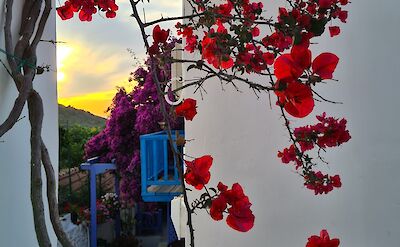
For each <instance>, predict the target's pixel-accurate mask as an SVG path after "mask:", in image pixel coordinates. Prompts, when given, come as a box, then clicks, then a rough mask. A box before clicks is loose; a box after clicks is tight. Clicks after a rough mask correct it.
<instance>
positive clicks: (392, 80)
mask: <svg viewBox="0 0 400 247" xmlns="http://www.w3.org/2000/svg"><path fill="white" fill-rule="evenodd" d="M263 2H264V6H265V9H266V10H267V13H269V14H275V13H276V12H277V7H278V6H279V4H282V5H284V3H282V2H281V1H267V0H263ZM399 8H400V2H399V1H397V0H387V1H373V0H363V1H353V3H352V4H351V5H349V7H348V8H347V9H348V10H349V19H348V24H345V25H342V34H341V35H340V36H339V37H336V38H333V39H331V38H328V37H327V36H328V35H327V34H326V35H325V36H324V37H323V38H321V39H319V40H318V41H319V45H317V46H314V47H313V54H314V57H315V55H318V54H319V53H320V52H322V51H330V52H333V53H335V54H337V55H338V56H339V57H340V58H341V60H340V63H339V66H338V68H337V70H336V72H335V74H334V75H335V78H337V79H338V80H339V81H340V82H338V83H336V82H329V83H328V85H322V86H320V87H318V91H319V92H320V93H321V94H322V95H324V96H326V97H327V98H329V99H333V100H337V101H342V102H344V105H332V104H329V103H317V107H316V108H315V110H314V112H313V114H312V116H311V117H308V118H307V119H305V121H306V123H313V122H314V119H313V116H315V114H320V113H322V112H323V111H326V112H327V113H328V114H330V115H333V116H337V117H346V118H347V119H348V128H349V129H350V132H351V135H352V139H351V141H350V142H349V143H347V144H345V145H343V147H342V148H337V149H330V150H329V151H328V153H327V154H326V155H325V157H326V159H327V160H328V161H329V162H330V165H329V168H326V169H325V171H328V172H329V173H330V174H340V175H341V178H342V183H343V187H342V188H341V189H339V190H335V191H333V192H331V193H330V194H328V195H322V196H314V194H313V192H312V191H309V190H308V189H306V188H304V187H303V186H302V179H301V178H300V177H299V176H298V175H296V174H295V173H294V172H293V168H292V166H287V165H283V164H282V163H281V162H280V161H279V160H278V158H277V157H276V154H277V151H278V150H280V149H282V148H283V147H285V146H287V145H288V143H289V142H288V135H287V133H286V132H285V129H284V127H283V122H282V120H281V119H280V118H279V112H278V111H277V109H276V107H273V108H274V109H273V110H270V109H269V103H268V97H267V95H264V96H262V97H261V98H260V99H257V98H256V97H255V96H254V94H253V93H252V92H249V90H248V89H247V88H246V87H241V89H242V90H243V93H238V92H236V91H235V90H234V89H233V88H232V87H231V86H229V85H227V86H224V88H225V91H222V90H221V85H220V83H219V82H218V81H210V82H208V83H206V84H205V89H206V91H207V94H205V95H204V100H201V97H200V95H199V94H195V95H193V94H192V93H193V89H188V90H186V91H185V97H193V98H196V99H197V100H198V115H197V116H196V117H195V119H194V120H193V121H192V122H190V121H189V122H186V139H195V141H191V142H189V143H188V144H187V146H186V152H187V153H188V154H189V155H191V156H201V155H204V154H211V155H212V156H213V157H214V164H213V167H212V168H211V174H212V175H211V176H212V177H211V181H210V185H216V184H217V183H218V181H220V180H221V181H223V182H224V183H225V184H228V185H231V184H232V183H234V182H240V183H241V184H242V186H243V187H244V189H245V192H246V194H247V195H248V196H249V198H250V200H251V202H252V203H253V206H252V209H253V212H254V214H255V216H256V221H255V226H254V228H253V229H252V230H251V231H250V232H248V233H239V232H236V231H234V230H232V229H230V228H229V227H228V226H227V225H226V223H225V221H221V222H215V221H213V220H212V219H211V218H210V217H209V215H208V214H207V213H206V212H198V214H196V215H194V226H195V230H196V231H195V238H196V246H197V247H203V246H207V247H209V246H213V247H225V246H230V247H239V246H249V247H250V246H251V247H253V246H271V247H289V246H305V243H306V242H307V238H308V237H309V236H310V235H313V234H318V233H319V231H320V230H321V229H323V228H326V229H328V231H329V232H330V234H331V236H332V237H335V236H336V237H339V238H340V239H341V242H342V244H341V246H344V247H348V246H349V247H376V246H388V247H396V246H399V242H398V236H399V235H400V227H399V222H400V193H399V188H400V179H398V176H399V174H400V157H399V155H398V153H399V150H400V147H399V143H400V132H399V131H397V129H398V123H399V121H400V116H399V106H400V104H399V102H398V98H399V96H398V92H399V90H400V83H399V81H398V70H399V68H400V60H399V59H398V57H399V51H398V50H399V49H398V44H399V43H400V35H399V33H398V32H397V30H398V28H399V27H398V25H399V24H400V15H399V12H398V9H399ZM193 76H196V75H195V74H193V73H192V72H190V73H189V74H188V75H186V79H190V78H191V77H193ZM272 96H273V95H272ZM275 100H276V99H275V97H274V96H273V102H272V104H274V103H275ZM302 122H303V121H299V120H295V121H293V123H294V125H295V126H299V125H301V123H302ZM303 123H305V122H303ZM190 195H193V193H192V192H190Z"/></svg>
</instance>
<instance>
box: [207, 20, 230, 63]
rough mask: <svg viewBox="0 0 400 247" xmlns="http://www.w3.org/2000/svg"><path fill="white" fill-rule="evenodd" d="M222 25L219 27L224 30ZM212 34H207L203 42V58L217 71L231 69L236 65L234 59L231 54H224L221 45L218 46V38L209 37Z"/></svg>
mask: <svg viewBox="0 0 400 247" xmlns="http://www.w3.org/2000/svg"><path fill="white" fill-rule="evenodd" d="M221 25H222V24H221ZM221 25H220V26H219V28H220V29H223V28H224V27H223V26H221ZM225 30H226V29H225ZM212 31H213V30H212ZM211 33H213V32H210V34H211ZM210 34H207V33H206V34H205V36H204V38H203V40H202V42H201V45H202V56H203V58H204V59H206V60H207V62H208V63H209V64H212V65H213V66H214V67H215V68H217V69H229V68H231V67H233V65H234V61H233V58H232V57H230V56H229V54H224V53H223V52H222V49H221V47H220V46H221V45H220V44H217V38H216V37H210V36H209V35H210ZM221 42H223V41H221Z"/></svg>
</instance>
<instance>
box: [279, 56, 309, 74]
mask: <svg viewBox="0 0 400 247" xmlns="http://www.w3.org/2000/svg"><path fill="white" fill-rule="evenodd" d="M274 73H275V76H276V79H277V80H292V79H297V78H299V77H300V76H301V74H303V70H302V69H301V68H300V66H297V64H296V63H295V62H294V61H293V59H292V56H291V55H290V54H283V55H281V56H280V57H278V58H277V59H276V60H275V64H274Z"/></svg>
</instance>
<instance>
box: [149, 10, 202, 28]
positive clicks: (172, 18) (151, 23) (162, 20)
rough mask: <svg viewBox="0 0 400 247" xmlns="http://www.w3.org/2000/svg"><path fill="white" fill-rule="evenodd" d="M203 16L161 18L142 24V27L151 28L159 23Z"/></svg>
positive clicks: (198, 14)
mask: <svg viewBox="0 0 400 247" xmlns="http://www.w3.org/2000/svg"><path fill="white" fill-rule="evenodd" d="M203 15H204V13H197V14H193V15H186V16H175V17H167V18H164V17H162V18H160V19H157V20H154V21H149V22H146V23H143V26H144V27H149V26H152V25H154V24H157V23H161V22H166V21H176V20H184V19H191V18H194V17H199V16H203Z"/></svg>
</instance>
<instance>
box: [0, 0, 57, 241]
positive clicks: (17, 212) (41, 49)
mask: <svg viewBox="0 0 400 247" xmlns="http://www.w3.org/2000/svg"><path fill="white" fill-rule="evenodd" d="M23 2H24V1H14V20H18V17H19V13H18V11H17V10H18V9H20V8H21V5H22V3H23ZM3 4H4V0H0V6H1V7H0V9H1V14H0V26H1V29H0V47H1V48H4V31H3V26H4V12H3ZM53 4H54V3H53ZM53 6H54V5H53ZM18 26H19V22H14V25H13V33H14V34H17V29H18ZM15 39H16V36H15V38H14V42H15ZM43 39H46V40H55V11H53V12H52V13H51V16H50V18H49V20H48V23H47V27H46V31H45V33H44V35H43ZM55 51H56V49H55V46H54V45H52V44H50V43H44V42H41V43H40V44H39V46H38V65H42V64H49V65H51V70H52V71H51V72H49V73H44V74H43V75H37V76H36V78H35V81H34V87H35V89H37V90H38V92H39V93H40V94H41V96H42V98H43V103H44V114H45V115H44V122H43V134H42V135H43V139H44V141H45V142H46V144H47V147H48V149H49V152H50V155H51V160H52V162H53V165H54V170H55V171H58V108H57V90H56V72H55V71H56V53H55ZM0 58H1V60H3V61H6V58H5V55H4V54H3V53H0ZM16 97H17V91H16V89H15V86H14V83H13V82H12V81H11V79H10V77H9V75H8V74H7V73H6V71H5V70H4V68H3V66H2V65H1V67H0V122H3V121H4V120H5V118H6V117H7V115H8V114H9V112H10V110H11V107H12V104H13V102H14V100H15V98H16ZM22 116H23V117H25V118H23V119H22V120H20V121H19V122H18V123H17V124H16V125H15V126H14V128H13V129H12V130H11V131H9V132H8V133H6V134H5V135H4V136H3V137H2V138H0V141H4V142H1V143H0V169H1V170H0V198H1V199H0V219H1V221H0V246H10V247H11V246H16V247H20V246H21V247H22V246H26V247H28V246H29V247H31V246H32V247H34V246H38V244H37V240H36V235H35V230H34V225H33V216H32V207H31V202H30V142H29V136H30V125H29V121H28V111H27V107H26V106H25V109H24V111H23V113H22ZM45 184H46V183H45V181H44V185H45ZM43 195H44V196H45V195H46V191H45V190H43ZM45 205H46V208H47V200H46V201H45ZM47 214H48V213H47V210H46V215H47ZM48 222H50V221H49V220H48ZM48 229H49V231H50V233H51V239H52V242H53V246H56V243H57V242H56V238H55V235H54V233H53V231H52V227H51V224H48Z"/></svg>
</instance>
